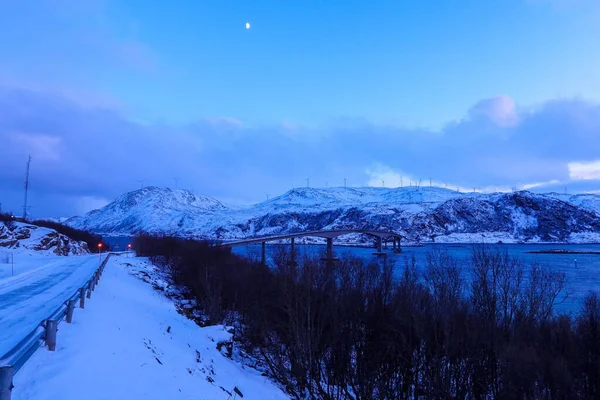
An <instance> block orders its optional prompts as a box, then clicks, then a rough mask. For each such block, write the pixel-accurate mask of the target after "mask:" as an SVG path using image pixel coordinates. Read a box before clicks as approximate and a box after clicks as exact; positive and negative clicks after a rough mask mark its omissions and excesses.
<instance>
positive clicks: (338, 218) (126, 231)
mask: <svg viewBox="0 0 600 400" xmlns="http://www.w3.org/2000/svg"><path fill="white" fill-rule="evenodd" d="M138 192H139V191H138ZM163 192H166V193H170V189H159V188H148V190H147V191H145V192H144V193H145V195H146V196H147V198H146V202H144V203H143V204H142V205H141V206H138V205H135V206H130V205H129V203H126V202H123V201H122V199H123V198H128V197H137V196H138V195H139V194H138V193H137V192H132V193H129V194H126V195H124V196H121V197H120V198H119V199H117V201H115V202H114V203H111V204H110V205H108V206H106V207H105V208H103V209H101V210H96V211H92V212H91V213H88V214H87V215H85V216H83V217H76V218H73V219H71V220H69V221H68V223H69V224H71V225H72V226H74V227H76V228H81V229H88V230H91V231H94V232H98V233H102V234H109V235H131V234H135V233H138V232H149V233H165V234H174V235H177V236H182V237H195V238H206V239H218V240H231V239H239V238H246V237H253V236H258V235H269V234H272V235H274V234H283V233H288V232H298V231H306V230H319V229H344V228H369V229H387V230H393V231H396V232H398V233H400V234H402V235H403V236H405V237H406V238H407V240H409V241H439V242H443V241H456V240H466V241H471V240H467V239H469V238H471V239H474V240H475V241H479V240H480V237H481V233H488V234H490V235H492V236H493V237H498V238H499V239H498V240H503V241H512V242H516V241H521V240H524V241H536V242H539V241H549V242H556V241H572V242H581V241H593V242H598V241H600V225H599V217H598V215H599V214H598V212H599V211H600V196H597V195H575V196H568V197H563V196H561V195H558V194H556V193H553V194H548V195H544V194H533V193H529V192H526V191H523V192H516V193H491V194H484V193H463V192H457V191H453V190H449V189H444V188H439V187H421V188H417V187H415V186H413V187H403V188H395V189H389V188H374V187H366V188H329V189H316V188H297V189H293V190H290V191H288V192H287V193H285V194H283V195H281V196H278V197H275V198H273V199H270V200H268V201H265V202H262V203H259V204H256V205H253V206H251V207H246V208H238V209H235V208H231V207H227V206H223V207H224V209H221V208H220V207H217V208H210V209H204V210H201V211H198V210H196V209H195V208H191V207H189V206H188V205H187V204H186V203H183V204H181V205H179V204H178V203H176V202H172V201H169V202H165V201H164V199H163V198H164V193H163ZM457 238H461V239H457Z"/></svg>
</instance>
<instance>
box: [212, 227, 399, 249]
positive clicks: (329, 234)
mask: <svg viewBox="0 0 600 400" xmlns="http://www.w3.org/2000/svg"><path fill="white" fill-rule="evenodd" d="M351 233H360V234H363V235H369V236H373V237H376V238H379V239H382V240H385V239H398V240H399V239H401V238H402V236H401V235H399V234H397V233H394V232H388V231H378V230H368V229H339V230H323V231H309V232H297V233H289V234H286V235H274V236H264V237H260V238H252V239H243V240H235V241H232V242H225V243H222V244H221V246H226V247H233V246H240V245H245V244H252V243H265V242H274V241H276V240H285V239H292V238H297V237H307V236H309V237H320V238H324V239H333V238H336V237H338V236H342V235H348V234H351Z"/></svg>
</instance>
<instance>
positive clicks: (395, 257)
mask: <svg viewBox="0 0 600 400" xmlns="http://www.w3.org/2000/svg"><path fill="white" fill-rule="evenodd" d="M104 240H105V241H106V242H107V243H108V244H110V245H111V247H113V248H114V247H115V245H117V244H118V245H119V249H120V250H125V249H126V248H127V244H129V243H131V238H129V237H105V238H104ZM281 246H286V245H277V244H273V245H267V250H266V251H267V262H270V256H271V253H272V252H273V249H275V248H276V247H281ZM489 246H490V247H491V248H492V249H496V248H499V249H506V250H508V252H509V254H511V255H513V256H517V257H519V259H520V260H521V261H522V262H523V263H524V264H525V265H526V266H527V265H531V264H532V263H534V262H537V263H538V264H540V265H542V266H544V267H546V268H549V269H552V270H557V271H562V272H564V273H565V274H566V277H567V290H568V291H569V297H568V298H567V299H566V300H565V302H564V303H563V304H561V305H560V306H559V307H558V309H560V310H561V311H577V310H578V308H579V305H580V303H581V299H582V298H583V297H584V296H585V295H586V294H587V293H588V292H589V291H590V290H596V291H600V255H593V254H529V253H528V252H529V251H537V250H548V249H565V250H571V251H597V252H600V244H585V245H583V244H582V245H573V244H568V245H566V244H501V245H498V244H491V245H489ZM471 248H472V245H468V244H467V245H460V244H426V245H425V246H423V247H403V248H402V253H400V254H393V253H392V252H391V250H390V249H388V250H387V251H388V262H392V263H394V266H395V269H396V271H398V273H400V272H401V271H402V270H403V268H404V265H405V263H406V260H407V259H411V258H412V257H414V258H415V260H416V263H417V269H419V270H422V269H423V268H424V267H425V265H426V255H427V253H428V252H430V251H431V250H433V249H442V250H446V251H447V252H448V253H450V254H451V255H452V256H453V257H454V258H455V259H456V260H457V261H459V263H460V265H461V266H462V268H463V270H464V272H463V273H464V275H465V277H468V274H469V268H470V252H471ZM296 249H297V250H298V252H299V255H300V256H302V255H312V256H318V255H321V254H324V253H325V246H324V245H300V244H297V245H296ZM333 250H334V255H335V256H337V257H340V256H343V255H344V254H347V253H349V254H352V255H355V256H359V257H361V258H363V259H364V260H365V261H369V260H374V259H375V258H376V257H375V256H374V255H373V254H372V253H373V251H374V249H373V248H365V247H345V246H335V245H334V249H333ZM233 252H234V253H236V254H240V255H243V256H249V257H254V258H256V259H259V258H260V252H261V246H260V244H258V245H248V246H238V247H234V248H233Z"/></svg>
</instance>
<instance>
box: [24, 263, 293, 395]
mask: <svg viewBox="0 0 600 400" xmlns="http://www.w3.org/2000/svg"><path fill="white" fill-rule="evenodd" d="M145 262H146V261H145V260H144V259H140V258H129V257H127V256H113V257H111V259H110V260H109V262H108V264H107V266H106V269H105V270H104V274H103V276H102V279H101V281H100V284H99V286H98V288H97V289H96V291H95V292H94V294H93V295H92V298H91V300H90V301H88V302H87V303H86V308H85V309H84V310H81V309H79V308H77V309H76V310H75V314H74V318H73V324H70V325H69V324H66V323H62V324H61V325H60V327H59V332H58V338H57V347H56V351H55V352H49V351H48V350H46V349H43V348H42V349H40V350H38V351H37V352H36V353H35V354H34V356H33V357H32V358H31V359H30V360H29V361H28V362H27V363H26V364H25V366H24V367H23V368H22V369H21V370H20V371H19V373H18V374H17V375H16V376H15V380H14V385H15V388H14V390H13V399H14V400H45V399H48V400H50V399H52V400H55V399H63V400H70V399H74V400H75V399H77V400H79V399H82V398H84V399H90V400H93V399H127V400H137V399H140V400H141V399H143V400H149V399H161V400H163V399H174V400H177V399H194V400H196V399H219V400H226V399H230V398H231V399H233V398H240V395H238V394H236V392H235V389H236V388H237V390H238V391H239V392H241V393H242V394H243V396H244V399H287V398H288V396H286V395H285V394H284V393H283V392H282V391H281V390H280V389H279V388H277V387H276V386H275V385H274V384H273V383H272V382H271V381H269V380H268V379H267V378H265V377H264V376H261V374H260V373H259V372H257V371H255V370H252V369H249V368H247V367H244V366H243V365H241V364H238V363H236V362H234V361H232V360H230V359H228V358H226V357H225V356H224V355H222V354H221V353H220V352H219V350H217V343H219V342H223V341H227V340H229V339H230V337H231V334H230V333H228V332H227V330H226V329H225V328H224V327H222V326H213V327H208V328H200V327H199V326H198V325H196V324H195V323H194V322H192V321H191V320H189V319H187V318H185V317H184V316H182V315H181V314H179V313H178V312H177V311H176V309H175V305H174V303H173V302H172V301H171V300H169V299H167V298H166V297H165V296H164V294H163V293H162V292H159V291H156V290H154V289H153V288H152V286H151V285H150V284H148V283H146V282H143V281H141V280H140V279H138V278H137V277H135V276H133V275H132V274H131V273H130V272H134V271H139V270H140V269H143V268H141V267H143V264H144V263H145Z"/></svg>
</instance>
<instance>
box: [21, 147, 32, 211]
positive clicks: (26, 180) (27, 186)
mask: <svg viewBox="0 0 600 400" xmlns="http://www.w3.org/2000/svg"><path fill="white" fill-rule="evenodd" d="M29 164H31V155H29V158H28V159H27V170H26V171H25V202H24V203H23V220H24V221H26V220H27V192H28V191H29Z"/></svg>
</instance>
